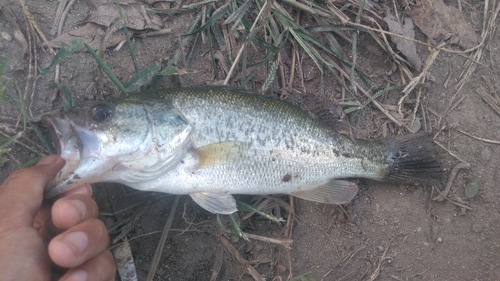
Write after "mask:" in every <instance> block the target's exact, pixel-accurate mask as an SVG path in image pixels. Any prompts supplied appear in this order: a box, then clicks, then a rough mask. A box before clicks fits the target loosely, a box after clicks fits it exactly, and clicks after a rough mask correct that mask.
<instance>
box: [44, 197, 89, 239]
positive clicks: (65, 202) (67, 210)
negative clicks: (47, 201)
mask: <svg viewBox="0 0 500 281" xmlns="http://www.w3.org/2000/svg"><path fill="white" fill-rule="evenodd" d="M97 215H98V208H97V203H96V202H95V201H94V199H92V197H90V196H88V195H83V194H78V193H77V194H69V195H66V196H65V197H63V198H61V199H59V200H57V201H56V202H54V205H53V206H52V222H51V224H52V226H53V229H51V230H54V232H53V233H59V232H61V231H64V230H66V229H68V228H70V227H72V226H75V225H77V224H79V223H81V222H82V221H84V220H86V219H88V218H97Z"/></svg>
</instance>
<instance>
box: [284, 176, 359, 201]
mask: <svg viewBox="0 0 500 281" xmlns="http://www.w3.org/2000/svg"><path fill="white" fill-rule="evenodd" d="M357 193H358V185H357V184H355V183H353V182H350V181H344V180H329V181H328V182H327V183H325V184H323V185H320V186H318V187H317V188H315V189H313V190H308V191H299V192H294V193H292V195H293V196H296V197H299V198H302V199H305V200H309V201H314V202H320V203H327V204H338V205H340V204H347V203H349V202H351V200H352V199H353V198H354V196H356V194H357Z"/></svg>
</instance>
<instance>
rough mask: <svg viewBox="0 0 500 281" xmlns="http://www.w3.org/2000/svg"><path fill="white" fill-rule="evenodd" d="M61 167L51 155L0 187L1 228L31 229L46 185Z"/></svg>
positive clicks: (19, 171) (12, 177)
mask: <svg viewBox="0 0 500 281" xmlns="http://www.w3.org/2000/svg"><path fill="white" fill-rule="evenodd" d="M64 164H65V161H64V159H62V158H61V157H59V156H58V155H50V156H47V157H45V158H43V159H42V160H40V162H38V164H36V165H35V166H33V167H29V168H24V169H20V170H17V171H14V172H13V173H12V174H10V176H9V177H8V178H7V179H6V180H5V181H4V182H3V183H2V185H0V225H2V224H3V223H6V224H4V225H10V226H25V225H29V226H32V225H33V218H34V217H35V215H36V213H37V211H38V209H39V208H40V206H41V204H42V201H43V192H44V189H45V186H46V185H47V183H48V182H49V181H50V180H51V179H53V178H54V177H55V176H56V174H57V173H58V172H59V170H61V168H62V167H63V166H64Z"/></svg>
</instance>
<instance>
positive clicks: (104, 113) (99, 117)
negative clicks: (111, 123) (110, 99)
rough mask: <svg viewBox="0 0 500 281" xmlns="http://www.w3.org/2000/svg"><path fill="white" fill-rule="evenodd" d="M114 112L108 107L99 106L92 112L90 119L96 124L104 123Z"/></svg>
mask: <svg viewBox="0 0 500 281" xmlns="http://www.w3.org/2000/svg"><path fill="white" fill-rule="evenodd" d="M112 112H113V110H112V109H111V107H109V106H108V105H105V104H99V105H96V106H94V107H93V108H92V109H91V110H90V117H92V119H94V121H96V122H102V121H104V120H106V119H107V118H108V117H109V116H111V113H112Z"/></svg>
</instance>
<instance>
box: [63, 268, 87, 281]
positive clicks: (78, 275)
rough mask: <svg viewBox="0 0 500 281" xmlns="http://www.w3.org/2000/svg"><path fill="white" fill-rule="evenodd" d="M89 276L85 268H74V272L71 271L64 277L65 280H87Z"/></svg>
mask: <svg viewBox="0 0 500 281" xmlns="http://www.w3.org/2000/svg"><path fill="white" fill-rule="evenodd" d="M88 278H89V275H88V274H87V272H86V271H85V270H81V269H80V270H76V271H75V272H73V273H71V275H69V276H68V278H66V279H65V280H66V281H87V280H88Z"/></svg>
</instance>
